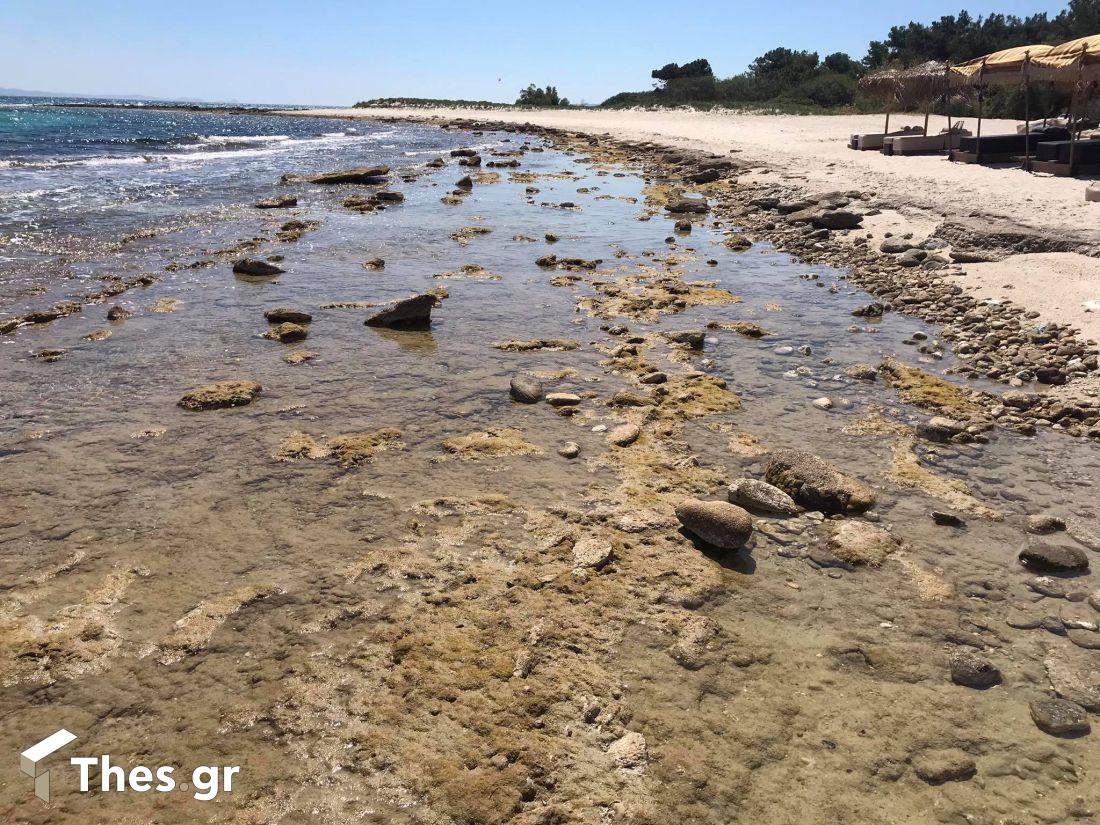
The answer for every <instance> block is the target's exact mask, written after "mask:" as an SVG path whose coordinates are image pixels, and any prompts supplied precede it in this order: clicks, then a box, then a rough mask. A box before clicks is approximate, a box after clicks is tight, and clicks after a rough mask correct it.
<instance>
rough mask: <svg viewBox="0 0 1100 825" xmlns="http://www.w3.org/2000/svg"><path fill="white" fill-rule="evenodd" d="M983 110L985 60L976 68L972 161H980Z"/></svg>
mask: <svg viewBox="0 0 1100 825" xmlns="http://www.w3.org/2000/svg"><path fill="white" fill-rule="evenodd" d="M984 111H985V60H982V67H981V69H979V70H978V134H977V135H975V138H976V140H975V143H974V162H975V163H981V162H982V114H983V112H984Z"/></svg>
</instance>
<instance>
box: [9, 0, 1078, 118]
mask: <svg viewBox="0 0 1100 825" xmlns="http://www.w3.org/2000/svg"><path fill="white" fill-rule="evenodd" d="M1063 6H1064V3H1054V2H1044V0H999V2H985V1H984V0H982V2H967V1H966V0H923V1H922V2H921V3H915V4H910V5H909V6H908V7H906V8H908V9H909V10H908V11H905V10H902V8H901V7H899V6H898V4H896V3H879V2H867V0H829V2H823V0H784V2H782V3H779V2H774V1H769V0H764V2H697V0H680V1H679V2H675V3H670V2H668V0H663V2H651V0H632V2H626V1H625V0H602V1H599V0H588V1H587V2H574V0H555V2H549V3H535V2H524V0H518V2H517V0H511V2H498V1H497V0H484V2H480V3H461V2H455V0H447V1H446V2H437V0H416V2H413V0H406V2H370V0H313V2H310V1H309V0H292V1H291V2H284V0H257V1H256V2H250V3H246V2H237V0H220V2H212V1H211V0H174V2H165V1H164V0H152V1H151V2H150V0H145V1H144V2H106V0H79V2H78V1H77V0H0V87H8V88H19V89H30V90H40V91H51V92H63V93H81V94H119V95H136V96H149V97H161V98H189V99H201V100H210V101H238V102H248V103H286V104H297V103H301V104H319V105H326V104H327V105H349V104H352V103H354V102H356V101H358V100H364V99H369V98H375V97H397V96H404V97H433V98H465V99H477V100H481V99H484V100H495V101H502V102H512V101H514V100H515V98H516V95H517V93H518V91H519V89H521V88H523V87H524V86H527V85H528V84H529V83H535V84H537V85H539V86H543V85H546V84H553V85H554V86H556V87H557V88H558V91H559V93H560V94H562V95H563V96H565V97H568V98H569V99H570V100H571V101H572V102H574V103H580V102H588V103H598V102H600V101H601V100H603V99H605V98H607V97H609V96H610V95H612V94H614V93H615V92H619V91H638V90H643V89H648V88H650V87H651V84H652V80H651V79H650V77H649V73H650V71H651V70H652V69H654V68H656V67H658V66H662V65H664V64H665V63H670V62H676V63H683V62H686V61H689V60H693V59H695V58H697V57H705V58H707V59H708V60H710V62H711V65H712V66H713V67H714V71H715V73H716V74H717V75H718V76H719V77H727V76H729V75H732V74H736V73H738V72H741V71H743V70H744V69H745V67H746V66H747V65H748V64H749V62H751V61H752V59H753V58H754V57H756V56H758V55H760V54H763V53H764V52H765V51H767V50H768V49H771V48H773V47H775V46H787V47H789V48H793V49H806V50H809V51H816V52H818V53H819V54H820V55H822V56H824V55H826V54H829V53H831V52H837V51H843V52H848V53H849V54H850V55H852V56H853V57H856V58H860V57H862V56H863V55H864V54H865V53H866V49H867V43H868V42H869V41H870V40H873V39H883V38H884V37H885V35H886V34H887V32H888V31H889V29H890V27H891V26H893V25H901V24H905V23H908V22H909V21H910V19H913V17H914V16H916V17H917V18H918V19H919V20H920V21H921V22H930V21H932V20H935V19H937V18H939V17H940V16H942V15H945V14H956V13H958V11H959V10H960V8H966V9H967V10H968V11H970V12H971V14H974V15H985V14H989V13H991V12H1003V13H1006V14H1018V15H1021V16H1023V15H1027V14H1033V13H1036V12H1040V11H1046V12H1048V13H1051V14H1053V13H1057V12H1058V11H1059V10H1060V9H1061V8H1062V7H1063Z"/></svg>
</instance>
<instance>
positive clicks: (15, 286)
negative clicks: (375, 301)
mask: <svg viewBox="0 0 1100 825" xmlns="http://www.w3.org/2000/svg"><path fill="white" fill-rule="evenodd" d="M174 106H178V107H185V110H184V109H183V108H180V109H173V108H171V107H174ZM249 109H253V111H254V112H262V111H264V110H263V109H262V108H260V107H249V106H241V107H237V106H234V108H233V113H226V112H225V111H224V109H219V108H216V107H213V106H211V107H209V108H207V107H204V106H197V105H195V104H191V103H180V104H174V103H170V102H163V101H157V102H156V103H152V102H143V101H119V102H113V103H106V102H104V101H96V100H87V99H78V98H40V97H33V98H32V97H0V307H3V306H4V305H5V304H12V303H18V301H19V298H20V296H23V295H25V294H27V293H28V291H29V292H31V293H33V292H35V291H37V290H41V289H42V288H43V287H48V286H50V285H51V281H52V280H53V279H55V278H56V277H57V276H58V275H59V274H61V273H59V268H60V269H62V270H63V269H64V268H65V267H68V266H69V265H74V264H77V263H78V262H79V261H80V260H82V259H87V258H89V257H91V256H93V255H94V254H102V253H104V252H109V251H110V250H111V249H112V248H113V246H114V245H115V244H117V242H119V241H120V240H123V239H128V238H133V237H135V236H140V235H150V234H152V233H158V232H162V231H164V230H165V229H179V228H182V227H186V226H198V225H203V224H209V222H210V221H211V220H213V219H215V218H217V217H225V214H226V210H231V209H232V208H233V207H235V206H239V205H245V204H248V203H251V202H253V201H254V200H256V199H257V198H261V197H266V196H270V195H274V194H277V193H278V192H280V191H282V190H280V188H279V183H278V181H279V178H280V177H281V175H282V174H283V173H284V172H310V171H321V170H324V169H331V168H336V167H347V166H356V165H360V164H386V165H390V166H399V165H401V164H403V163H409V162H411V161H412V160H414V159H415V158H417V157H418V156H420V155H427V154H433V155H434V154H438V153H439V152H440V151H442V150H443V149H445V148H447V147H450V146H453V145H454V141H453V139H450V138H449V136H448V135H446V134H445V133H442V132H440V130H438V129H429V128H427V127H423V126H413V125H393V124H377V123H367V122H363V121H349V120H329V119H317V118H303V117H294V116H290V117H287V116H278V115H270V114H259V113H252V112H249V111H248V110H249Z"/></svg>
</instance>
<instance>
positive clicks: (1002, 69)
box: [948, 45, 1060, 86]
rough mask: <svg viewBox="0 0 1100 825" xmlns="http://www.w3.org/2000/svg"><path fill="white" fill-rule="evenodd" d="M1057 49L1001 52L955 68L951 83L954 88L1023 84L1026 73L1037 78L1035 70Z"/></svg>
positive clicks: (1023, 48) (1040, 47) (1018, 48)
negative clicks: (978, 85)
mask: <svg viewBox="0 0 1100 825" xmlns="http://www.w3.org/2000/svg"><path fill="white" fill-rule="evenodd" d="M1057 48H1060V47H1057V46H1044V45H1035V46H1014V47H1012V48H1011V49H1002V50H1001V51H999V52H993V54H987V55H986V56H985V57H977V58H975V59H974V60H970V61H967V62H966V63H961V64H959V65H958V66H952V67H951V69H950V70H949V72H948V79H949V81H950V83H951V85H952V86H971V85H976V84H978V83H979V82H980V83H982V84H983V85H984V84H1011V83H1020V82H1022V81H1023V79H1024V71H1025V69H1026V71H1027V73H1028V74H1029V75H1032V76H1034V67H1035V65H1036V64H1037V63H1038V61H1039V59H1040V58H1043V57H1046V56H1047V55H1049V54H1050V53H1051V52H1052V51H1054V50H1055V49H1057Z"/></svg>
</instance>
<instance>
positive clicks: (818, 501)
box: [764, 450, 875, 513]
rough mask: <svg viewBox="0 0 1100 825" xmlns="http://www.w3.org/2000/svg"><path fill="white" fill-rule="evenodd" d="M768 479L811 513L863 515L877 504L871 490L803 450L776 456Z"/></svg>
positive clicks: (767, 476)
mask: <svg viewBox="0 0 1100 825" xmlns="http://www.w3.org/2000/svg"><path fill="white" fill-rule="evenodd" d="M764 478H765V480H766V481H767V482H768V483H769V484H773V485H774V486H776V487H778V488H779V489H780V490H782V491H783V492H785V493H786V494H787V495H789V496H790V497H791V498H792V499H794V500H795V501H796V502H798V503H799V504H801V505H802V506H803V507H805V508H806V509H808V510H820V511H821V512H823V513H862V512H863V511H865V510H868V509H870V508H871V507H872V506H874V503H875V494H874V492H873V491H872V490H871V488H870V487H868V486H867V485H865V484H864V483H863V482H861V481H857V480H856V479H854V478H850V477H848V476H846V475H845V474H844V473H842V472H840V471H839V470H837V469H836V468H835V467H833V465H832V464H830V463H829V462H827V461H825V460H824V459H821V458H818V457H817V456H815V455H814V454H813V453H807V452H803V451H802V450H781V451H779V452H777V453H775V454H774V455H773V456H772V459H771V461H770V462H769V463H768V467H767V469H766V470H765V473H764Z"/></svg>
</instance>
